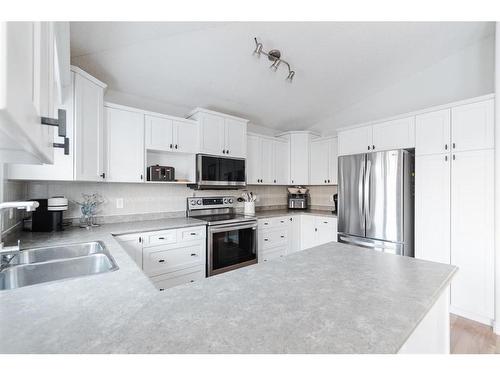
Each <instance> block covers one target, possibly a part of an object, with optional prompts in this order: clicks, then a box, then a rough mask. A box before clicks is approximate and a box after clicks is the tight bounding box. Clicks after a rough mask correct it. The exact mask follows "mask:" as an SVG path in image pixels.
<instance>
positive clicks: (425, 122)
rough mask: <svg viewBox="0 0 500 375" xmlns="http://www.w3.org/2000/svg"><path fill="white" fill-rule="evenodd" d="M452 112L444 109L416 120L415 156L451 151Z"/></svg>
mask: <svg viewBox="0 0 500 375" xmlns="http://www.w3.org/2000/svg"><path fill="white" fill-rule="evenodd" d="M450 135H451V110H450V109H449V108H448V109H443V110H440V111H434V112H429V113H424V114H421V115H417V116H416V118H415V154H416V155H417V156H418V155H431V154H443V153H447V152H449V151H450V147H451V145H450Z"/></svg>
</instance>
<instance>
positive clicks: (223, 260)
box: [207, 221, 257, 276]
mask: <svg viewBox="0 0 500 375" xmlns="http://www.w3.org/2000/svg"><path fill="white" fill-rule="evenodd" d="M207 235H208V236H207V237H208V238H207V255H208V257H207V276H213V275H217V274H219V273H223V272H226V271H231V270H234V269H237V268H240V267H245V266H249V265H250V264H255V263H257V223H256V222H255V221H253V222H246V223H245V222H242V223H235V224H223V225H213V226H209V227H208V232H207Z"/></svg>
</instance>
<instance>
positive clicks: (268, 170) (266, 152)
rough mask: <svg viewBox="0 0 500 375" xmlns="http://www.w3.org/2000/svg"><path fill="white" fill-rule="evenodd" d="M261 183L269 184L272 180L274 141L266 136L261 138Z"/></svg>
mask: <svg viewBox="0 0 500 375" xmlns="http://www.w3.org/2000/svg"><path fill="white" fill-rule="evenodd" d="M260 154H261V163H260V166H259V168H260V170H261V179H262V181H261V183H264V184H267V185H270V184H272V183H273V181H274V142H273V141H272V140H271V139H268V138H262V139H261V149H260Z"/></svg>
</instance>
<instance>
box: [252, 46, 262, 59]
mask: <svg viewBox="0 0 500 375" xmlns="http://www.w3.org/2000/svg"><path fill="white" fill-rule="evenodd" d="M256 43H257V42H256ZM261 52H262V43H257V45H256V46H255V51H253V54H254V55H256V56H257V57H260V53H261Z"/></svg>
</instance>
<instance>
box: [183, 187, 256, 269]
mask: <svg viewBox="0 0 500 375" xmlns="http://www.w3.org/2000/svg"><path fill="white" fill-rule="evenodd" d="M235 205H236V198H235V197H231V196H222V197H190V198H187V210H186V214H187V216H188V217H194V218H196V219H200V220H203V221H205V222H206V223H207V276H213V275H217V274H219V273H223V272H226V271H231V270H234V269H236V268H240V267H245V266H249V265H250V264H255V263H257V219H256V218H255V216H246V215H243V214H239V213H236V212H235Z"/></svg>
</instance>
